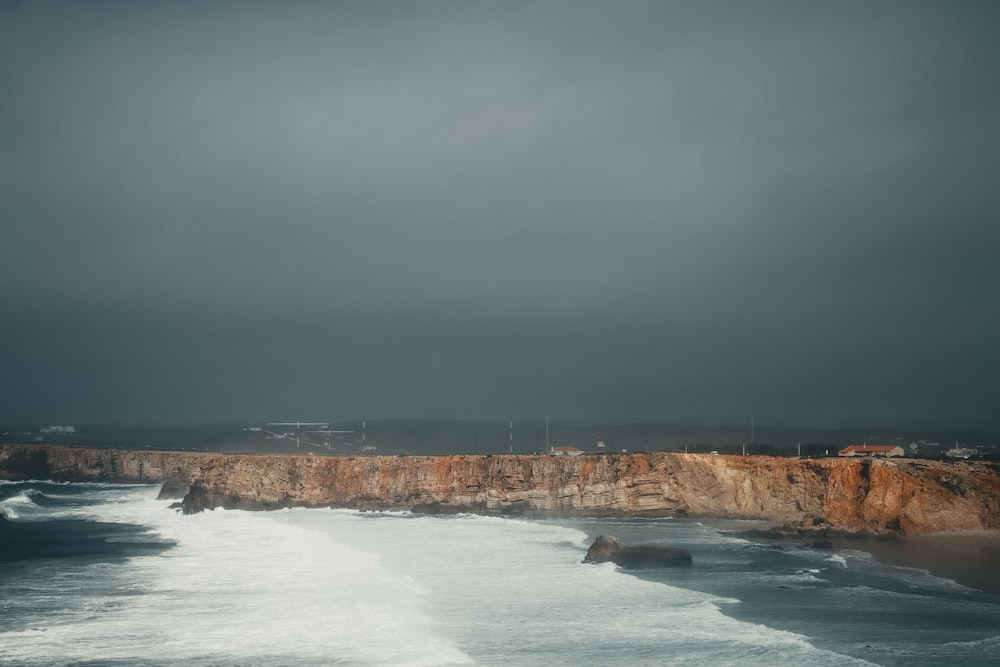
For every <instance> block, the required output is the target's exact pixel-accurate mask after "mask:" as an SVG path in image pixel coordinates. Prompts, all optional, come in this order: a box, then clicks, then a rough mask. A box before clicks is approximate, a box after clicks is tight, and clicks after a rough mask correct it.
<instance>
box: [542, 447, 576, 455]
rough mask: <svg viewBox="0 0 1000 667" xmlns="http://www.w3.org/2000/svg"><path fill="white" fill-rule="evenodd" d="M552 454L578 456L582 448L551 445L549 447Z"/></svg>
mask: <svg viewBox="0 0 1000 667" xmlns="http://www.w3.org/2000/svg"><path fill="white" fill-rule="evenodd" d="M549 454H551V455H552V456H580V454H583V450H582V449H580V448H579V447H552V448H550V449H549Z"/></svg>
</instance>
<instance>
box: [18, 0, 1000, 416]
mask: <svg viewBox="0 0 1000 667" xmlns="http://www.w3.org/2000/svg"><path fill="white" fill-rule="evenodd" d="M206 4H207V3H166V4H163V5H157V6H146V5H142V6H136V5H134V4H133V3H117V2H101V3H48V4H42V3H23V4H18V3H8V4H7V5H5V7H4V8H3V9H0V12H2V13H3V14H2V20H0V85H2V88H3V90H5V91H6V94H5V99H6V100H9V103H5V104H3V105H0V218H2V220H3V225H2V231H0V235H2V242H3V243H2V246H3V258H4V261H3V263H2V265H0V304H2V305H3V310H4V312H5V318H4V319H5V321H6V324H5V326H4V340H5V344H4V345H3V347H2V349H3V352H2V353H0V355H2V356H0V365H2V366H3V367H4V368H5V369H6V372H5V373H4V374H5V376H6V379H7V381H6V382H5V383H4V385H5V388H4V390H3V393H2V394H0V406H2V408H0V420H7V421H19V420H22V419H55V420H63V421H70V420H77V421H88V420H89V421H101V420H107V419H126V420H155V421H171V420H186V419H197V420H226V419H236V420H242V419H253V418H265V417H269V416H271V415H274V414H276V413H283V414H287V413H291V412H303V413H306V412H314V413H322V415H329V416H357V415H359V414H362V413H367V414H382V415H386V416H393V415H396V416H410V415H416V416H493V415H497V414H499V415H501V416H504V415H506V414H508V413H510V412H514V413H517V414H522V415H524V416H537V415H539V414H544V413H545V412H550V413H554V414H563V415H565V416H609V417H617V418H631V417H637V416H643V417H655V418H664V419H666V418H677V417H683V416H685V415H707V414H746V413H749V412H755V411H756V412H768V413H772V414H786V415H789V416H793V417H794V416H823V417H836V418H843V419H882V418H886V419H889V418H900V417H905V418H912V417H930V418H942V419H945V418H947V419H955V420H967V421H970V422H975V423H984V422H985V421H986V420H988V419H990V418H992V416H993V411H994V406H995V405H996V401H997V398H998V395H997V388H996V386H995V378H996V377H997V375H998V371H1000V363H998V355H997V353H996V350H995V344H994V341H995V340H997V337H998V334H1000V317H998V315H997V310H996V308H995V305H994V303H993V301H995V294H996V292H997V287H998V285H1000V269H998V268H997V262H996V261H995V258H994V257H993V255H994V254H995V251H994V248H996V247H997V241H1000V238H998V237H1000V231H998V226H997V220H998V216H997V214H998V209H1000V204H998V202H997V196H996V193H995V191H996V187H995V183H994V181H995V174H997V173H1000V170H998V167H1000V164H998V162H1000V158H998V156H1000V137H998V131H997V128H996V123H995V119H996V118H997V117H1000V93H998V91H997V89H996V86H995V85H994V81H995V79H996V74H997V70H998V65H1000V49H998V47H997V46H996V40H995V38H994V36H995V34H996V29H997V27H998V25H997V24H998V12H997V11H996V9H995V8H994V7H993V6H992V4H990V3H980V4H977V3H966V4H963V5H962V6H955V7H949V6H943V5H940V4H937V3H878V4H876V5H872V4H871V3H836V4H830V3H777V2H775V3H757V4H754V5H753V6H749V5H748V4H747V3H737V2H733V3H729V2H717V3H698V4H697V5H695V4H691V3H645V2H635V3H625V4H622V3H577V2H571V3H562V2H553V3H542V4H540V5H539V4H537V3H400V4H392V3H379V4H377V5H371V6H368V5H365V6H355V7H342V6H338V5H317V4H313V3H284V4H282V5H281V6H280V7H279V6H272V5H267V4H252V3H250V4H248V3H211V4H210V5H209V6H207V7H206V6H205V5H206Z"/></svg>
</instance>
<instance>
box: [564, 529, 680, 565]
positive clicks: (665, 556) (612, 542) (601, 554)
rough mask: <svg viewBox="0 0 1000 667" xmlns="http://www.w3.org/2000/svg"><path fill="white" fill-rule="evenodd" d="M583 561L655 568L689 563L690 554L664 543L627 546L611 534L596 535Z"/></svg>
mask: <svg viewBox="0 0 1000 667" xmlns="http://www.w3.org/2000/svg"><path fill="white" fill-rule="evenodd" d="M583 561H584V562H585V563H608V562H611V563H614V564H615V565H621V566H622V567H630V568H643V569H644V568H656V567H668V566H671V565H690V564H691V554H690V553H689V552H688V551H685V550H684V549H678V548H677V547H671V546H667V545H664V544H639V545H636V546H631V547H627V546H625V545H624V544H622V542H621V540H619V539H618V538H617V537H614V536H611V535H598V536H597V539H596V540H594V543H593V544H591V545H590V549H588V550H587V556H586V557H585V558H584V559H583Z"/></svg>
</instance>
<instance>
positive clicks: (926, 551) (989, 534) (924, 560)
mask: <svg viewBox="0 0 1000 667" xmlns="http://www.w3.org/2000/svg"><path fill="white" fill-rule="evenodd" d="M833 543H834V546H835V547H837V548H847V549H857V550H859V551H867V552H868V553H870V554H871V555H872V556H873V557H874V558H875V559H876V560H878V561H880V562H882V563H887V564H889V565H900V566H902V567H912V568H917V569H920V570H927V571H928V572H930V573H931V574H933V575H934V576H937V577H944V578H946V579H952V580H954V581H957V582H958V583H960V584H962V585H963V586H968V587H969V588H974V589H976V590H980V591H983V592H985V593H989V594H991V595H1000V531H970V532H962V533H937V534H933V535H920V536H917V537H908V538H906V539H900V540H890V541H881V540H872V539H867V540H833Z"/></svg>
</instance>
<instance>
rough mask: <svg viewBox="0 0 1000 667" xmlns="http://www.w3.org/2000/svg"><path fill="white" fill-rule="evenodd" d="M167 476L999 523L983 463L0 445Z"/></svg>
mask: <svg viewBox="0 0 1000 667" xmlns="http://www.w3.org/2000/svg"><path fill="white" fill-rule="evenodd" d="M5 477H6V478H8V479H15V478H17V479H24V478H28V477H36V478H42V477H44V478H51V479H58V480H101V481H119V482H159V481H168V482H169V484H168V486H171V487H172V488H175V489H178V495H180V494H181V493H183V492H184V491H185V490H186V494H185V496H184V500H183V507H184V510H185V511H186V512H197V511H201V510H204V509H212V508H215V507H226V508H246V509H274V508H280V507H290V506H303V507H351V508H359V509H414V510H417V511H444V512H449V511H471V512H480V513H508V514H525V515H570V516H572V515H576V516H625V515H627V516H689V517H715V518H740V519H764V520H768V521H772V522H775V523H793V524H798V523H805V524H813V523H816V524H823V523H825V524H826V525H828V526H830V527H831V528H834V529H837V530H843V531H849V532H869V533H876V534H877V533H885V532H893V533H899V534H904V535H911V534H919V533H928V532H937V531H955V530H982V529H997V528H1000V473H998V469H997V467H995V466H991V465H988V464H984V463H965V462H962V463H943V462H934V461H923V460H913V459H905V460H900V459H888V460H885V459H883V460H856V459H829V458H827V459H813V460H803V459H792V458H771V457H738V456H713V455H700V454H679V453H678V454H674V453H656V454H630V455H605V456H589V455H588V456H579V457H552V456H437V457H431V456H407V457H387V456H382V457H308V456H225V455H218V454H193V453H173V452H145V451H114V450H84V449H64V448H58V447H42V446H39V447H31V446H17V445H8V446H3V447H0V478H5Z"/></svg>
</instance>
